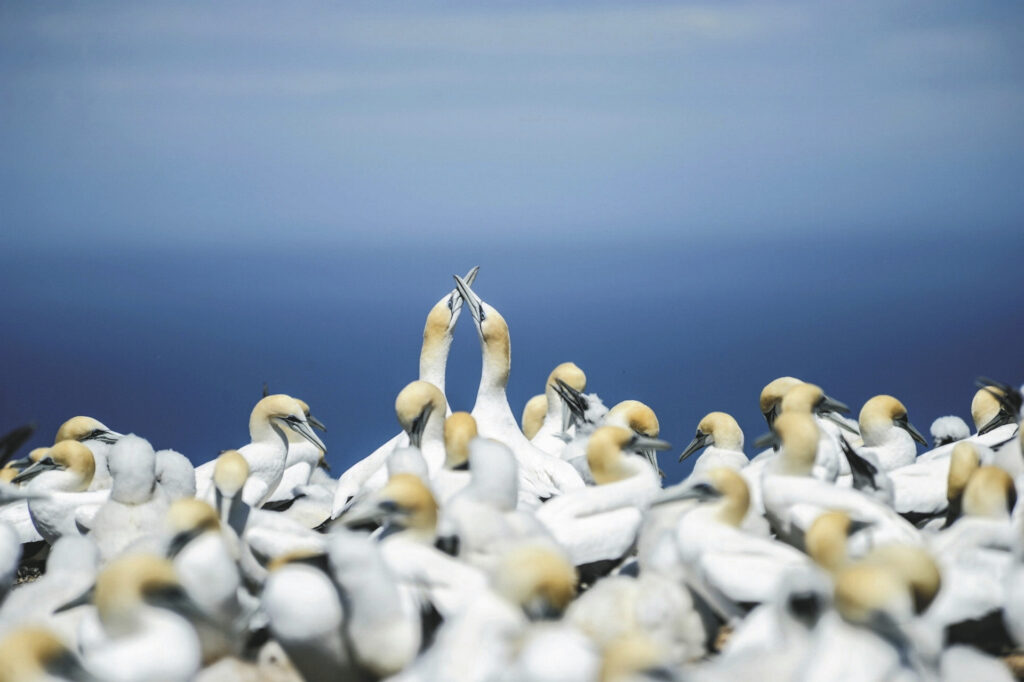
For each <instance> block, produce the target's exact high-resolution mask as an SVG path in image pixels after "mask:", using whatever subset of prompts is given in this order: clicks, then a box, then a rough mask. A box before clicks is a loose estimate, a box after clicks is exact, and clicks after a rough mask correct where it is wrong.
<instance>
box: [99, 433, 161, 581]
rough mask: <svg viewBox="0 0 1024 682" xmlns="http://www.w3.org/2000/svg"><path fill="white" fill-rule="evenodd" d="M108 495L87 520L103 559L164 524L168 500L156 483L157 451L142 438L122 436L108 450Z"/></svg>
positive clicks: (108, 557) (132, 435) (157, 529)
mask: <svg viewBox="0 0 1024 682" xmlns="http://www.w3.org/2000/svg"><path fill="white" fill-rule="evenodd" d="M107 467H108V469H109V470H110V475H111V478H112V485H111V489H110V497H109V498H108V499H107V501H106V502H104V503H103V505H102V506H100V508H99V510H98V511H97V512H96V515H95V516H94V517H93V519H92V521H91V523H90V524H89V528H90V532H91V536H92V539H93V541H94V542H95V543H96V545H97V546H98V547H99V550H100V557H101V559H102V561H104V562H107V561H110V560H111V559H113V558H114V557H116V556H118V555H119V554H121V553H122V552H123V551H124V550H125V548H127V547H128V546H129V545H131V544H132V543H134V542H136V541H138V540H139V539H140V538H142V537H144V536H147V535H155V534H157V533H159V532H160V530H161V529H162V526H163V521H164V515H165V514H166V513H167V507H168V505H169V502H168V500H167V496H166V495H165V494H164V492H163V490H161V489H160V488H159V487H158V486H157V484H156V453H155V452H154V451H153V446H151V445H150V444H149V441H147V440H145V439H144V438H139V437H138V436H136V435H134V434H128V435H127V436H122V437H121V438H120V439H119V440H118V441H117V443H115V444H114V445H113V446H112V447H111V448H110V451H109V452H108V453H107Z"/></svg>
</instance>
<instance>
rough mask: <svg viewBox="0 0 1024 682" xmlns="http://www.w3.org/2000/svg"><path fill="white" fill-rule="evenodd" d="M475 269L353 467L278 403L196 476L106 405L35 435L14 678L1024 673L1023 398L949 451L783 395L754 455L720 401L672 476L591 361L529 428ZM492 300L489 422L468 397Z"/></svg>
mask: <svg viewBox="0 0 1024 682" xmlns="http://www.w3.org/2000/svg"><path fill="white" fill-rule="evenodd" d="M476 274H477V271H476V269H475V268H474V269H473V270H472V271H470V272H469V273H468V274H467V275H466V276H465V277H455V281H456V288H455V289H454V290H452V291H451V292H449V293H448V294H447V295H445V296H444V297H443V298H442V299H441V300H440V301H438V302H437V304H436V305H434V306H433V307H432V308H431V309H430V311H429V312H428V314H427V319H426V325H425V327H424V331H423V346H422V350H421V353H420V364H419V378H418V379H417V380H416V381H412V382H411V383H410V384H408V385H407V386H406V387H405V388H403V389H402V391H401V392H400V393H399V394H398V395H397V397H396V399H395V404H394V410H395V414H396V416H397V418H398V423H399V424H400V426H401V431H400V432H399V433H398V434H397V435H395V436H394V437H393V438H391V439H390V440H387V442H385V443H384V444H383V445H381V446H380V447H379V448H378V449H377V450H375V451H374V452H372V453H370V454H368V455H367V456H366V457H365V458H363V459H362V460H361V461H359V462H357V463H355V464H354V465H353V466H351V467H350V468H349V469H348V470H347V471H345V472H344V473H342V474H341V476H340V478H338V479H334V478H332V477H331V475H330V473H329V472H328V471H327V469H326V466H325V463H324V459H323V455H324V452H325V451H326V447H325V445H324V440H323V437H322V436H320V435H319V434H318V431H320V432H324V431H326V429H325V428H324V426H323V424H321V423H320V422H319V421H318V420H317V419H316V418H315V417H314V416H313V415H312V414H311V413H310V406H309V405H307V404H306V403H305V402H303V401H302V400H301V399H300V398H299V397H298V396H295V397H293V396H287V395H281V394H277V395H265V396H264V397H263V398H262V399H261V400H260V401H259V402H257V403H256V405H255V407H253V409H252V413H251V414H250V415H249V433H250V442H249V443H246V444H244V445H243V444H235V445H238V446H239V447H238V448H237V449H228V450H223V451H222V452H221V454H220V455H219V456H218V457H217V458H216V459H215V460H213V461H211V462H207V463H205V464H202V465H200V466H196V467H195V468H193V466H192V464H191V463H190V462H189V460H188V459H187V458H185V457H184V456H183V455H181V454H179V453H178V452H175V451H173V450H160V451H157V452H154V450H153V448H152V447H151V446H150V444H149V442H147V441H146V440H145V439H144V438H143V437H140V436H138V435H134V434H130V433H129V434H127V435H123V434H125V433H127V432H128V431H129V430H130V428H131V427H130V425H128V424H116V425H114V426H116V427H117V428H116V430H115V429H114V428H111V427H108V426H107V425H106V424H104V423H102V422H101V421H99V420H97V419H95V418H93V417H86V416H76V417H73V418H71V419H69V420H68V421H66V422H65V423H64V424H62V425H61V426H60V428H59V429H58V430H57V433H56V437H55V438H54V442H53V445H52V446H50V447H44V448H37V449H35V450H32V451H31V452H28V453H27V454H24V453H20V452H18V450H19V448H20V446H21V445H22V444H24V442H25V441H26V440H27V438H28V436H29V435H30V433H31V428H30V427H22V428H18V429H15V430H14V431H12V432H11V433H9V434H8V435H7V436H6V437H5V438H4V439H3V441H2V443H0V457H2V460H0V463H3V465H4V466H3V469H2V470H0V479H2V482H0V682H3V681H8V680H18V681H22V680H125V681H140V680H310V681H314V680H394V681H395V682H399V681H401V682H414V681H434V680H437V681H441V682H448V681H453V682H458V681H465V682H470V681H480V682H484V681H495V682H509V681H520V680H523V681H532V680H537V681H550V682H554V681H559V682H577V681H578V682H588V681H592V680H600V681H602V682H624V681H627V680H628V681H642V680H646V681H651V682H653V681H655V680H658V681H664V680H701V681H703V680H757V681H758V682H768V681H774V680H809V681H811V680H813V681H817V680H822V681H826V680H828V681H831V680H850V681H861V680H956V681H963V680H968V681H970V682H983V681H988V680H1009V679H1014V675H1015V673H1016V674H1019V672H1018V671H1020V670H1021V669H1022V667H1021V666H1020V665H1019V663H1018V654H1017V653H1016V652H1018V651H1021V650H1022V648H1024V533H1022V530H1024V528H1022V517H1024V505H1020V504H1017V489H1018V487H1019V486H1020V485H1022V483H1024V478H1022V477H1024V458H1022V441H1024V439H1022V436H1021V429H1020V423H1021V419H1022V409H1021V408H1022V405H1021V403H1022V399H1021V393H1020V391H1019V390H1017V389H1015V388H1013V387H1012V386H1011V385H1009V384H1006V383H1002V382H1000V381H995V380H990V379H979V381H978V385H977V387H976V388H977V391H976V392H975V393H973V397H972V394H971V393H970V391H968V392H966V393H965V394H964V395H963V396H960V397H958V398H956V399H955V400H957V401H961V402H954V403H953V404H951V406H950V407H951V409H957V408H960V407H966V404H967V401H968V400H970V409H971V415H972V417H973V421H974V425H973V426H974V429H973V430H974V433H972V432H971V431H972V429H971V428H970V427H969V426H968V425H967V424H966V423H964V422H963V421H962V420H960V419H959V418H957V417H943V418H941V419H938V420H936V421H935V423H934V424H932V426H931V437H932V441H931V442H930V443H929V441H928V440H927V439H926V438H925V436H924V435H923V434H922V433H921V432H920V431H919V430H918V429H916V428H915V427H914V426H913V425H912V424H911V422H910V421H909V419H908V411H907V408H906V407H905V406H904V405H903V403H901V402H900V401H899V399H898V398H896V397H894V396H891V395H885V394H880V395H877V396H875V397H873V398H871V399H870V400H868V401H867V402H866V403H865V404H864V405H863V406H862V407H861V409H860V411H859V414H858V417H857V419H852V418H850V417H847V416H845V415H846V414H848V413H849V412H850V410H849V408H847V406H846V405H844V404H843V403H841V402H839V401H838V400H836V399H834V398H832V397H830V396H829V395H828V394H827V393H826V392H825V390H824V389H823V388H822V387H820V386H817V385H815V384H813V383H808V382H805V381H802V380H800V379H796V378H793V377H781V378H779V379H776V380H774V381H772V382H771V383H769V384H768V385H767V386H765V387H764V389H763V390H762V391H761V394H760V411H761V413H762V414H763V415H764V418H765V420H766V422H767V424H766V428H765V431H766V432H767V435H765V436H763V437H761V438H759V439H758V440H757V441H756V443H755V446H754V448H749V447H748V448H747V449H746V450H745V449H744V445H745V437H744V434H743V432H742V431H741V430H740V428H739V426H738V424H737V422H736V420H735V419H734V418H733V417H732V416H730V415H728V414H726V413H724V412H709V413H708V414H707V416H705V417H704V418H703V419H701V420H700V422H699V423H698V424H696V425H695V435H694V438H693V442H691V443H690V444H689V445H688V446H687V447H686V448H685V449H683V450H682V453H681V454H680V455H679V458H680V459H681V460H682V459H685V458H689V457H696V462H695V466H694V468H693V473H692V475H690V476H689V477H688V478H686V479H685V480H683V481H682V482H679V483H675V484H672V485H670V484H669V483H668V482H666V481H665V480H663V479H664V477H663V475H662V474H661V471H660V469H659V467H658V453H659V452H666V451H668V450H669V449H670V446H669V444H668V443H666V442H665V441H663V440H660V439H659V438H658V435H659V419H658V416H657V415H656V414H655V412H654V410H653V409H651V407H649V406H647V405H645V404H643V403H641V402H639V401H636V400H629V399H626V400H623V401H621V402H617V403H614V404H611V403H610V402H609V401H608V396H607V395H606V396H604V400H602V399H601V398H599V397H598V396H597V395H596V394H595V393H592V392H591V393H588V392H587V390H588V388H590V387H588V386H587V378H586V375H585V374H584V371H583V370H582V369H581V368H580V367H578V366H576V365H575V364H573V363H572V362H561V364H557V366H554V369H553V370H552V371H551V374H550V376H549V377H548V381H547V382H546V384H545V385H544V386H543V393H542V394H539V395H537V396H535V397H534V398H532V399H531V400H530V401H529V402H528V403H527V405H526V406H525V408H524V409H523V411H522V416H521V419H520V420H517V419H516V417H515V416H514V414H513V411H512V408H511V406H510V405H509V403H508V399H507V397H506V393H505V389H506V385H507V384H508V380H509V370H510V348H511V346H510V337H509V327H508V324H507V323H506V321H505V319H504V318H503V317H502V316H501V314H500V313H499V312H498V311H497V310H496V309H495V308H494V307H493V306H491V305H489V304H488V303H486V302H485V301H484V300H483V299H482V298H481V297H480V296H479V295H478V294H477V293H476V292H475V291H474V290H473V289H472V288H471V287H472V285H473V283H474V279H475V277H476ZM464 311H465V312H466V314H468V315H469V316H470V317H471V318H472V320H473V324H474V325H475V327H476V330H477V332H479V337H480V343H481V348H482V351H483V363H482V371H481V376H480V387H479V391H478V393H477V397H476V403H475V405H473V406H472V409H471V410H470V411H468V412H467V411H462V410H463V409H464V408H466V407H469V406H462V405H455V406H452V405H449V404H448V401H447V400H446V398H445V393H444V388H445V367H446V364H447V361H448V351H449V348H450V346H451V342H452V332H453V330H454V328H455V324H456V322H457V321H458V319H459V317H460V315H461V314H462V313H463V312H464ZM559 360H564V358H552V365H556V361H559ZM410 378H411V377H410ZM1011 379H1012V377H1011ZM1018 379H1019V377H1018ZM537 388H538V389H540V388H541V387H540V386H538V387H537ZM879 388H880V389H882V390H884V388H885V387H884V386H879ZM616 397H617V398H620V397H621V398H628V396H616ZM753 402H754V396H753V395H751V399H750V403H751V406H753ZM609 405H610V406H609ZM379 407H380V408H381V409H385V406H383V405H381V406H379ZM706 407H708V408H710V407H714V406H706ZM387 409H390V406H387ZM243 417H244V415H238V416H237V418H238V419H241V418H243ZM383 435H384V434H382V436H383ZM383 439H384V438H383V437H382V440H383ZM231 445H233V444H232V443H223V444H211V450H219V449H220V448H221V447H228V446H231ZM918 446H921V447H922V448H923V449H926V450H927V451H926V452H923V453H920V454H919V453H918ZM928 448H930V449H928ZM1021 658H1024V656H1022V657H1021Z"/></svg>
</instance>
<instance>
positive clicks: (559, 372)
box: [545, 362, 587, 398]
mask: <svg viewBox="0 0 1024 682" xmlns="http://www.w3.org/2000/svg"><path fill="white" fill-rule="evenodd" d="M559 379H561V380H562V381H563V382H565V383H566V384H568V385H570V386H572V387H573V388H574V389H575V390H577V391H580V392H581V393H582V392H583V391H585V390H587V375H586V374H585V373H584V372H583V370H582V369H580V368H579V367H578V366H576V363H574V362H563V363H562V364H560V365H559V366H558V367H555V368H554V369H553V370H551V374H549V375H548V383H547V384H545V386H547V391H549V392H550V393H551V397H552V398H557V394H555V392H554V390H553V389H552V388H551V387H552V385H554V384H555V383H556V382H557V381H558V380H559Z"/></svg>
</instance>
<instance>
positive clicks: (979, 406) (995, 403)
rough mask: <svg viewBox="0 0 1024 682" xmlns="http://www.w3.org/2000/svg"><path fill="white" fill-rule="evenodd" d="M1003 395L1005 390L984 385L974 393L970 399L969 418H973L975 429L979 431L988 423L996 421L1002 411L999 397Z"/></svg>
mask: <svg viewBox="0 0 1024 682" xmlns="http://www.w3.org/2000/svg"><path fill="white" fill-rule="evenodd" d="M1004 395H1005V392H1004V391H1003V390H1002V389H1001V388H998V387H996V386H986V387H985V388H981V389H978V392H977V393H975V394H974V399H973V400H971V419H972V420H974V429H975V430H976V431H979V432H980V431H982V429H984V428H985V427H986V426H988V425H989V424H992V423H998V421H999V419H1000V417H1001V416H1002V412H1003V405H1002V403H1000V401H999V398H1000V397H1002V396H1004ZM990 428H991V427H990Z"/></svg>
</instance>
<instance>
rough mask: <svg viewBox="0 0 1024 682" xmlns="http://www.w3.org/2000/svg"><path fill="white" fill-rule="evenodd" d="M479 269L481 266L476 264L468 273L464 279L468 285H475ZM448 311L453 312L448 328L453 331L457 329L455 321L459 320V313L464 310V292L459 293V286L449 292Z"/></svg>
mask: <svg viewBox="0 0 1024 682" xmlns="http://www.w3.org/2000/svg"><path fill="white" fill-rule="evenodd" d="M479 271H480V266H479V265H476V266H474V267H473V269H472V270H470V271H469V272H467V273H466V276H465V277H463V278H462V281H463V282H465V283H466V285H467V286H473V281H474V280H476V273H477V272H479ZM448 311H449V312H450V313H451V318H450V319H449V320H448V330H449V331H451V330H452V329H455V323H456V322H458V321H459V313H460V312H462V294H461V293H459V290H458V288H455V289H452V290H451V292H450V293H449V294H448Z"/></svg>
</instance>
